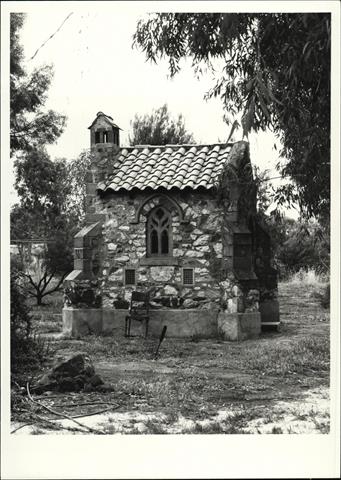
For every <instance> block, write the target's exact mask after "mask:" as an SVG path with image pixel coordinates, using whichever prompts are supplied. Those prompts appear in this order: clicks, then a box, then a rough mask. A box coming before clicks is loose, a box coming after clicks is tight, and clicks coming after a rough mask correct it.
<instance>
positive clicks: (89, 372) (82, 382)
mask: <svg viewBox="0 0 341 480" xmlns="http://www.w3.org/2000/svg"><path fill="white" fill-rule="evenodd" d="M103 384H104V382H103V380H102V379H101V377H100V376H99V375H98V374H96V373H95V368H94V366H93V364H92V361H91V359H90V358H89V357H88V356H86V355H84V354H82V353H77V354H74V355H72V356H70V357H69V358H67V359H66V360H62V361H58V362H57V363H56V364H55V366H54V367H53V368H52V369H51V370H50V371H49V372H48V373H45V374H44V375H42V376H41V377H40V378H39V379H38V382H37V384H36V385H35V386H34V387H33V388H32V391H33V392H35V393H38V394H40V393H43V392H46V391H59V392H79V391H81V390H84V389H85V387H86V390H87V391H90V390H92V389H96V388H97V387H99V386H101V385H103Z"/></svg>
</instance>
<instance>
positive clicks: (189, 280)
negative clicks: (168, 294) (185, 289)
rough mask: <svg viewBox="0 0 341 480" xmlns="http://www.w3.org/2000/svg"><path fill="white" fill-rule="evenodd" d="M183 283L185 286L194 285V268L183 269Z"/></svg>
mask: <svg viewBox="0 0 341 480" xmlns="http://www.w3.org/2000/svg"><path fill="white" fill-rule="evenodd" d="M182 283H183V284H184V285H193V284H194V270H193V268H183V270H182Z"/></svg>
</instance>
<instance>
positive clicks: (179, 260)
mask: <svg viewBox="0 0 341 480" xmlns="http://www.w3.org/2000/svg"><path fill="white" fill-rule="evenodd" d="M150 195H151V193H143V192H140V193H134V194H131V193H127V192H126V193H112V194H107V195H105V196H104V197H103V198H102V199H99V197H96V198H94V201H93V207H94V209H93V211H94V213H95V214H96V215H98V214H102V215H104V216H105V218H106V220H105V221H104V223H103V233H102V234H103V245H104V248H103V253H104V254H103V261H102V270H101V271H102V276H101V282H102V285H101V292H102V306H103V307H104V308H127V307H128V304H129V300H130V296H131V292H132V291H133V290H135V289H136V290H143V291H145V290H149V291H150V292H151V307H152V308H173V309H174V308H180V309H184V308H186V309H187V308H191V309H192V308H198V309H216V310H218V309H219V308H223V309H226V310H227V311H228V312H231V313H236V312H238V313H240V312H250V311H257V310H258V291H257V290H254V289H252V290H249V291H245V288H243V287H242V285H240V284H239V283H238V281H237V280H236V279H235V277H234V274H233V270H232V255H233V248H232V243H233V242H232V234H231V235H229V233H228V229H227V228H226V225H224V221H225V216H224V215H223V211H222V209H221V207H220V206H219V205H218V203H217V200H216V199H215V197H214V196H213V194H210V193H208V192H202V193H199V192H198V191H196V192H180V191H178V192H175V193H173V192H172V193H171V194H170V193H169V192H167V193H166V195H167V196H168V197H170V198H173V199H174V200H176V202H177V203H178V205H179V206H180V207H181V209H182V213H183V219H181V215H179V212H177V211H176V210H174V211H172V233H173V255H172V259H170V261H169V264H167V265H160V264H148V259H147V258H146V216H145V215H146V214H148V211H150V209H152V208H154V207H155V206H156V205H158V204H160V205H161V204H162V202H163V201H164V200H165V198H164V196H163V193H162V192H160V193H159V194H157V195H156V196H155V198H152V199H151V200H150V201H149V202H147V203H146V205H145V207H144V208H143V210H142V213H141V215H140V218H139V221H138V222H137V223H134V220H136V214H137V212H138V210H139V208H140V207H141V205H142V204H143V203H144V202H145V201H146V200H147V199H148V197H149V196H150ZM166 200H167V197H166ZM181 220H184V221H181ZM156 263H157V262H156ZM183 267H185V268H193V269H194V285H193V286H188V285H183V281H182V268H183ZM125 268H134V269H136V285H129V286H128V285H125V284H124V269H125Z"/></svg>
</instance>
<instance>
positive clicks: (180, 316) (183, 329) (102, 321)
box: [63, 308, 261, 341]
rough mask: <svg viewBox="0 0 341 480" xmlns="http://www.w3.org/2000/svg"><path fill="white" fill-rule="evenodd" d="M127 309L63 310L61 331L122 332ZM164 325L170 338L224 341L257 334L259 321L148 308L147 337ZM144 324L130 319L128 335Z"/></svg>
mask: <svg viewBox="0 0 341 480" xmlns="http://www.w3.org/2000/svg"><path fill="white" fill-rule="evenodd" d="M126 315H127V310H123V309H116V310H114V309H91V308H89V309H74V308H64V309H63V331H64V333H65V334H67V335H70V336H72V337H82V336H84V335H89V334H98V335H99V334H102V335H114V336H117V337H122V336H123V335H124V327H125V317H126ZM165 325H167V336H169V337H181V338H186V337H192V336H200V337H202V338H212V337H217V336H218V335H221V336H223V338H224V339H226V340H231V341H239V340H245V339H247V338H253V337H256V336H258V335H259V334H260V331H261V323H260V314H259V313H258V312H249V313H234V314H231V313H226V312H225V311H221V312H218V311H207V310H206V311H204V310H196V309H187V310H178V309H174V310H172V309H167V310H162V309H160V310H151V311H150V320H149V334H148V335H149V336H151V337H158V336H159V335H160V334H161V331H162V328H163V327H164V326H165ZM143 334H144V325H143V324H141V323H139V322H132V326H131V335H143Z"/></svg>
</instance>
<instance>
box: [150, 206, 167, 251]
mask: <svg viewBox="0 0 341 480" xmlns="http://www.w3.org/2000/svg"><path fill="white" fill-rule="evenodd" d="M146 233H147V255H148V256H149V257H152V256H161V255H172V217H171V214H170V212H169V211H168V210H166V209H165V208H163V207H156V208H154V210H152V211H151V212H150V214H149V216H148V220H147V232H146Z"/></svg>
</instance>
